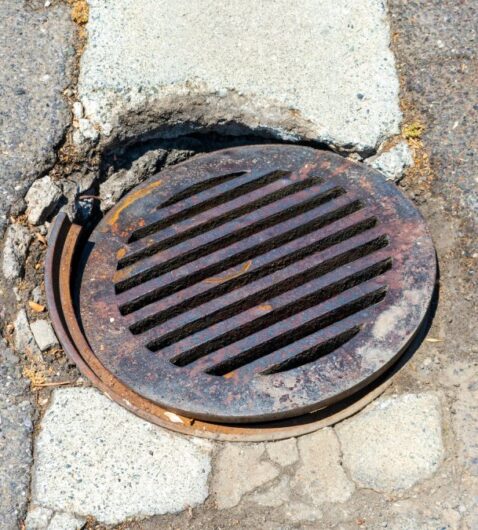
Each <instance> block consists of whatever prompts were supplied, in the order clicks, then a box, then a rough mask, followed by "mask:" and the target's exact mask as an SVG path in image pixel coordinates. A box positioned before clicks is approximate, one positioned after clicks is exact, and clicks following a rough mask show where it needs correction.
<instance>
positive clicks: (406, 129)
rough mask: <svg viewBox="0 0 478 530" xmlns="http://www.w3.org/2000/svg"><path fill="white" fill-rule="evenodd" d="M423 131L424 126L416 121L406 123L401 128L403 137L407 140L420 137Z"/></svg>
mask: <svg viewBox="0 0 478 530" xmlns="http://www.w3.org/2000/svg"><path fill="white" fill-rule="evenodd" d="M424 131H425V126H424V125H423V124H422V123H420V122H418V121H415V122H413V123H408V124H406V125H404V126H403V128H402V134H403V137H404V138H406V139H407V140H410V139H417V138H421V136H422V134H423V133H424Z"/></svg>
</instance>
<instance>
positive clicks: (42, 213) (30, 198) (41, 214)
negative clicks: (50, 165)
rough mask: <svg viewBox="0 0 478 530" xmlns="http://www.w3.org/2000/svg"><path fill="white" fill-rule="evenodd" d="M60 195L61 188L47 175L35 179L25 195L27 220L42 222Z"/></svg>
mask: <svg viewBox="0 0 478 530" xmlns="http://www.w3.org/2000/svg"><path fill="white" fill-rule="evenodd" d="M61 197H62V193H61V189H60V188H59V187H58V186H57V184H56V183H55V182H53V180H52V179H51V177H50V176H49V175H47V176H45V177H43V178H41V179H38V180H37V181H35V182H34V183H33V184H32V186H31V188H30V189H29V190H28V193H27V194H26V196H25V201H26V203H27V216H28V221H29V222H30V223H31V224H32V225H39V224H42V223H43V222H44V221H45V220H46V219H47V217H48V216H49V215H50V214H51V213H52V212H53V210H54V209H55V208H56V207H57V205H58V203H59V201H60V199H61Z"/></svg>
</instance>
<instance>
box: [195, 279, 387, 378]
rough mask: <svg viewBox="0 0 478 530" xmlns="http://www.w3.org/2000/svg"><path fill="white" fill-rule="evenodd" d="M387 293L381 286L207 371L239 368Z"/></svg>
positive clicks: (377, 301) (330, 323) (215, 373)
mask: <svg viewBox="0 0 478 530" xmlns="http://www.w3.org/2000/svg"><path fill="white" fill-rule="evenodd" d="M386 293H387V288H386V287H380V288H379V289H376V290H374V291H373V292H372V293H368V294H366V295H364V296H361V297H360V298H358V299H356V300H354V301H353V302H349V303H346V304H344V305H342V306H340V307H338V308H336V309H334V310H332V311H329V312H328V313H326V314H324V315H321V316H320V317H317V318H314V319H313V320H310V321H309V322H307V323H305V324H303V325H302V326H300V327H298V328H295V329H293V330H290V331H287V332H285V333H282V334H280V335H278V336H276V337H274V338H272V339H270V340H268V341H266V342H264V343H262V344H259V345H257V346H255V347H253V348H251V349H249V350H247V351H245V352H243V353H241V354H239V355H236V356H234V357H232V358H230V359H227V360H226V361H224V362H221V363H218V364H215V365H214V366H212V367H210V368H208V369H207V370H206V373H208V374H210V375H225V374H227V373H229V372H232V371H233V370H237V369H238V368H241V367H243V366H245V365H247V364H249V363H250V362H252V361H255V360H257V359H260V358H261V357H265V356H266V355H269V354H270V353H272V352H274V351H275V350H277V349H278V348H283V347H284V346H287V345H289V344H292V343H293V342H296V341H298V340H300V339H302V338H304V337H306V336H307V335H310V334H312V333H315V332H316V331H318V330H320V329H323V328H325V327H327V326H330V325H332V324H334V323H336V322H339V321H340V320H343V319H345V318H347V317H349V316H352V315H354V314H355V313H358V312H359V311H363V310H364V309H367V308H369V307H370V306H373V305H375V304H378V303H379V302H381V301H382V300H383V299H384V298H385V295H386Z"/></svg>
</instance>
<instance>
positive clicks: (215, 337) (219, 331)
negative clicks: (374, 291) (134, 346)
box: [147, 259, 392, 366]
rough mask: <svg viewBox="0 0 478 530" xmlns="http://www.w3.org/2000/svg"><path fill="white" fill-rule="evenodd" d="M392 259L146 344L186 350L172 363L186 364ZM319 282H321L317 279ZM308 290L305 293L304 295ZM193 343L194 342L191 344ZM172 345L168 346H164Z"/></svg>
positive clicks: (386, 266) (376, 272)
mask: <svg viewBox="0 0 478 530" xmlns="http://www.w3.org/2000/svg"><path fill="white" fill-rule="evenodd" d="M391 265H392V263H391V260H390V259H385V260H382V261H381V262H379V263H376V264H374V265H372V266H371V267H367V268H366V269H364V270H362V271H359V272H356V273H354V274H352V275H349V276H347V277H345V278H343V279H341V280H340V281H337V282H334V283H332V284H330V285H327V286H325V287H321V288H319V289H318V288H317V283H318V282H317V280H315V281H312V282H309V283H307V284H305V285H302V286H301V288H300V289H295V290H293V291H287V292H286V293H284V294H282V295H281V296H279V297H278V298H276V299H272V300H271V301H270V304H271V306H272V307H273V308H274V309H273V310H272V311H271V312H269V313H267V314H265V315H263V316H261V317H258V318H255V316H256V315H255V314H254V313H252V314H245V315H239V318H232V319H230V320H228V321H224V322H222V323H221V325H217V326H216V327H215V328H212V329H209V330H206V331H204V332H202V333H198V334H197V335H195V336H190V337H188V338H187V339H186V340H184V339H183V340H182V341H181V342H177V341H176V340H175V339H174V338H173V340H170V342H169V344H167V345H166V347H164V346H162V344H161V343H162V342H163V338H162V337H161V338H160V339H157V340H156V341H152V342H150V343H149V344H147V347H148V348H149V349H150V350H151V351H158V350H159V349H162V353H161V354H162V356H164V357H169V355H170V353H172V352H173V351H177V350H178V349H183V350H187V351H184V353H181V354H179V355H175V356H174V357H173V358H172V359H171V362H172V363H173V364H175V365H176V366H186V365H188V364H191V363H192V362H194V361H196V360H198V359H200V358H201V357H204V356H206V355H208V354H209V353H211V352H213V351H215V350H217V349H218V348H224V347H226V346H228V345H230V344H233V343H234V342H236V341H237V340H239V339H241V338H244V337H248V336H250V335H253V334H255V333H258V332H261V331H264V330H267V329H268V328H270V327H271V326H273V325H274V324H277V323H278V322H280V321H283V320H285V319H287V318H289V317H291V316H293V315H297V314H298V313H303V312H305V311H307V310H308V309H310V308H313V307H315V306H318V305H319V304H321V303H323V302H326V301H327V300H330V299H331V298H334V297H336V296H339V295H341V294H343V293H345V292H346V291H348V290H350V289H353V288H354V287H356V286H359V285H361V284H363V283H365V282H368V281H369V280H371V279H373V278H376V277H378V276H381V275H382V274H384V273H385V272H387V271H388V270H390V268H391ZM319 285H320V282H319ZM304 293H307V294H304ZM241 316H242V318H241ZM194 345H196V346H195V347H194ZM169 346H171V347H170V348H169V349H167V347H169ZM190 348H191V349H190Z"/></svg>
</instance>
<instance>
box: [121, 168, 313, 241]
mask: <svg viewBox="0 0 478 530" xmlns="http://www.w3.org/2000/svg"><path fill="white" fill-rule="evenodd" d="M290 176H291V172H290V171H271V172H269V173H266V174H265V175H261V176H260V177H258V178H254V177H256V176H255V175H251V176H250V180H249V181H248V182H244V179H242V181H239V183H238V184H239V185H238V186H237V187H231V186H230V185H229V184H228V183H226V184H224V185H223V186H218V187H217V188H216V189H215V191H216V194H214V195H213V196H212V197H211V196H210V195H211V190H208V193H207V194H206V197H203V195H204V194H202V195H201V194H200V195H196V196H195V197H194V200H193V204H192V205H191V206H189V207H186V208H184V206H185V204H184V203H183V201H181V203H179V202H178V201H175V202H174V203H173V206H174V205H178V204H179V206H180V208H181V210H180V211H179V212H174V213H171V212H170V210H171V209H172V207H171V206H170V207H169V208H167V209H166V215H167V216H166V217H164V213H165V212H161V211H160V212H158V214H159V215H161V218H160V219H158V220H157V221H155V222H152V223H150V224H149V225H147V226H143V227H141V228H138V229H136V230H134V231H133V232H132V233H131V236H130V238H129V239H128V243H132V242H134V241H138V240H139V239H142V238H143V237H146V236H148V235H150V234H152V233H153V232H157V231H158V230H161V229H163V228H166V227H167V226H169V225H172V224H174V223H177V222H180V221H184V220H185V219H189V218H190V217H193V216H194V215H197V214H199V213H201V212H204V211H206V210H210V209H211V208H213V207H215V206H218V205H220V204H224V203H226V202H229V201H231V200H233V199H235V198H236V197H239V196H241V195H245V194H248V193H250V192H253V191H254V190H257V189H260V188H262V187H263V186H265V185H267V184H270V183H272V182H274V181H276V180H279V179H288V178H289V177H290ZM317 180H319V179H317ZM202 199H205V200H202ZM184 202H185V203H186V204H188V202H187V201H184ZM173 211H174V210H173Z"/></svg>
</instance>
